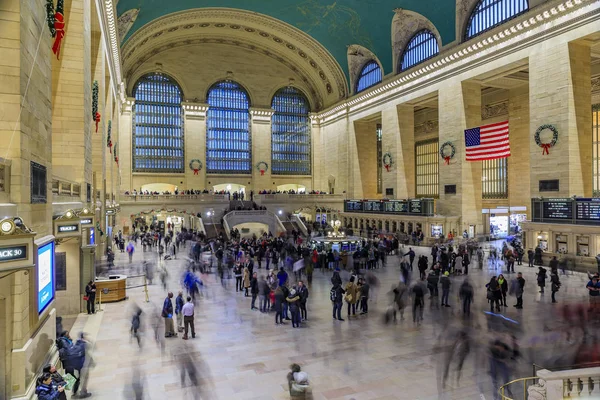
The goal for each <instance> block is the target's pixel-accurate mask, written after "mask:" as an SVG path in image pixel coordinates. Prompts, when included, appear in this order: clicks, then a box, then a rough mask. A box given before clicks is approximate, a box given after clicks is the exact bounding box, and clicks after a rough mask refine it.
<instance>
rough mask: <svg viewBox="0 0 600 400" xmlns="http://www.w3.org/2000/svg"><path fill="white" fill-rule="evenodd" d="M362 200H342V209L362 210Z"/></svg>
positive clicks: (350, 210)
mask: <svg viewBox="0 0 600 400" xmlns="http://www.w3.org/2000/svg"><path fill="white" fill-rule="evenodd" d="M362 210H363V202H362V201H361V200H347V201H345V202H344V211H347V212H352V211H362Z"/></svg>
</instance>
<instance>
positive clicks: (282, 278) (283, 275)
mask: <svg viewBox="0 0 600 400" xmlns="http://www.w3.org/2000/svg"><path fill="white" fill-rule="evenodd" d="M273 265H274V266H275V265H276V264H273ZM274 268H275V267H274ZM277 281H278V284H279V286H285V284H286V282H287V281H288V273H287V272H285V270H284V269H283V267H281V268H279V272H278V273H277Z"/></svg>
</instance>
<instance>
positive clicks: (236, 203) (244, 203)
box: [229, 200, 254, 211]
mask: <svg viewBox="0 0 600 400" xmlns="http://www.w3.org/2000/svg"><path fill="white" fill-rule="evenodd" d="M238 207H240V208H241V209H242V210H248V209H250V210H252V208H253V207H254V202H252V201H250V200H230V201H229V209H230V210H231V211H235V210H237V209H238Z"/></svg>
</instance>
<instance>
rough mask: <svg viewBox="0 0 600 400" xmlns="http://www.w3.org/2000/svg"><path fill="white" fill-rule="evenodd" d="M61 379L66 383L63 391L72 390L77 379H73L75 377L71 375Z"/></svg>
mask: <svg viewBox="0 0 600 400" xmlns="http://www.w3.org/2000/svg"><path fill="white" fill-rule="evenodd" d="M63 379H64V380H65V382H67V385H66V386H65V389H66V390H73V385H75V382H77V379H75V377H74V376H73V375H71V374H66V375H63Z"/></svg>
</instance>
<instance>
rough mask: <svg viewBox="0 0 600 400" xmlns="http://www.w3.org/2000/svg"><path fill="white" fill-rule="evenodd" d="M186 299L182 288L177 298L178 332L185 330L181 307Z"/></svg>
mask: <svg viewBox="0 0 600 400" xmlns="http://www.w3.org/2000/svg"><path fill="white" fill-rule="evenodd" d="M184 304H185V301H184V300H183V292H182V291H181V290H180V291H179V293H178V294H177V297H176V298H175V315H176V316H177V332H183V315H182V314H181V309H182V308H183V305H184Z"/></svg>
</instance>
